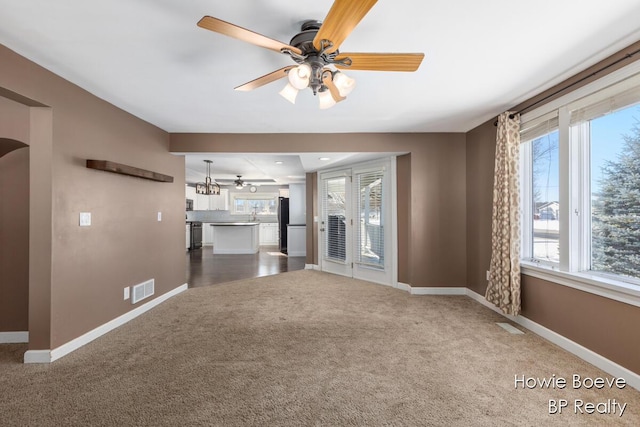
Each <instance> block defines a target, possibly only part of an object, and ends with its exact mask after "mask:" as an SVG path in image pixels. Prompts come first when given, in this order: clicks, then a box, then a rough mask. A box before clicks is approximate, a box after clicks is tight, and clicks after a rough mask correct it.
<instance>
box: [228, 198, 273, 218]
mask: <svg viewBox="0 0 640 427" xmlns="http://www.w3.org/2000/svg"><path fill="white" fill-rule="evenodd" d="M231 213H232V214H237V215H255V216H264V215H277V214H278V195H277V194H276V193H274V194H271V193H268V194H267V193H264V194H255V195H254V194H242V193H240V194H233V195H232V196H231Z"/></svg>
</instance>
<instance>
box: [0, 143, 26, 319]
mask: <svg viewBox="0 0 640 427" xmlns="http://www.w3.org/2000/svg"><path fill="white" fill-rule="evenodd" d="M5 143H7V144H8V142H5ZM2 144H3V142H2V141H0V146H2ZM0 201H1V202H0V236H1V237H0V332H12V331H28V330H29V147H25V148H20V149H17V150H14V151H11V152H10V153H8V154H5V155H4V156H2V157H0Z"/></svg>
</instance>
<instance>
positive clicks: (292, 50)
mask: <svg viewBox="0 0 640 427" xmlns="http://www.w3.org/2000/svg"><path fill="white" fill-rule="evenodd" d="M376 2H377V0H335V1H334V3H333V5H332V6H331V9H330V10H329V13H328V14H327V16H326V17H325V20H324V21H323V22H319V21H314V20H309V21H305V22H304V23H302V26H301V29H300V32H299V33H298V34H296V35H294V36H293V38H292V39H291V41H290V42H289V44H286V43H283V42H280V41H278V40H274V39H271V38H269V37H266V36H263V35H261V34H258V33H255V32H253V31H251V30H247V29H245V28H242V27H239V26H237V25H234V24H231V23H229V22H226V21H223V20H221V19H218V18H214V17H211V16H204V17H203V18H202V19H201V20H200V21H199V22H198V26H199V27H201V28H205V29H207V30H210V31H214V32H216V33H220V34H224V35H226V36H229V37H233V38H236V39H239V40H242V41H245V42H247V43H251V44H254V45H256V46H260V47H264V48H266V49H271V50H273V51H276V52H279V53H282V54H285V55H288V56H290V57H291V59H292V60H293V61H294V62H295V63H297V64H298V65H288V66H286V67H283V68H280V69H279V70H276V71H273V72H271V73H269V74H266V75H264V76H262V77H258V78H257V79H255V80H252V81H250V82H248V83H245V84H243V85H240V86H238V87H236V88H235V89H236V90H240V91H250V90H253V89H256V88H258V87H261V86H264V85H266V84H268V83H272V82H275V81H277V80H280V79H282V78H284V77H288V83H287V85H286V86H285V87H284V89H282V91H280V95H282V96H283V97H284V98H286V99H287V100H288V101H290V102H291V103H295V99H296V96H297V94H298V92H299V91H300V90H303V89H306V88H310V89H311V90H312V91H313V94H314V95H318V98H319V103H320V108H321V109H324V108H329V107H332V106H333V105H335V104H336V103H338V102H340V101H343V100H344V99H346V96H347V95H348V94H349V93H350V92H351V91H352V90H353V88H354V85H355V80H354V79H352V78H350V77H348V76H346V75H345V74H344V73H342V72H341V71H340V70H343V69H350V70H369V71H408V72H410V71H416V70H417V69H418V67H420V64H421V63H422V59H423V58H424V53H361V52H347V53H344V52H340V51H339V47H340V45H341V44H342V42H343V41H344V40H345V39H346V38H347V37H348V36H349V34H351V32H352V31H353V29H354V28H355V27H356V25H358V23H359V22H360V21H361V20H362V18H364V16H365V15H366V14H367V13H368V12H369V10H370V9H371V8H372V7H373V6H374V5H375V4H376Z"/></svg>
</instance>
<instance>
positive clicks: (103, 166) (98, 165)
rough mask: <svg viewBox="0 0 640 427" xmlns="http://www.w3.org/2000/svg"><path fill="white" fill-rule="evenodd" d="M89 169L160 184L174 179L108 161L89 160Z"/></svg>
mask: <svg viewBox="0 0 640 427" xmlns="http://www.w3.org/2000/svg"><path fill="white" fill-rule="evenodd" d="M87 168H89V169H96V170H99V171H105V172H113V173H117V174H120V175H128V176H135V177H137V178H144V179H150V180H152V181H158V182H173V177H172V176H169V175H163V174H161V173H158V172H153V171H148V170H145V169H140V168H136V167H133V166H127V165H123V164H121V163H115V162H110V161H108V160H90V159H87Z"/></svg>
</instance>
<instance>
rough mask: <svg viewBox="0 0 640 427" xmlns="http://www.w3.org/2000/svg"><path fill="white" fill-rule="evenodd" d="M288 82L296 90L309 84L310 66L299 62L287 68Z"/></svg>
mask: <svg viewBox="0 0 640 427" xmlns="http://www.w3.org/2000/svg"><path fill="white" fill-rule="evenodd" d="M288 77H289V83H290V84H291V86H293V87H294V88H296V89H298V90H302V89H304V88H306V87H307V86H309V78H310V77H311V67H310V66H309V65H308V64H300V65H298V66H297V67H295V68H292V69H291V70H289V74H288Z"/></svg>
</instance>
